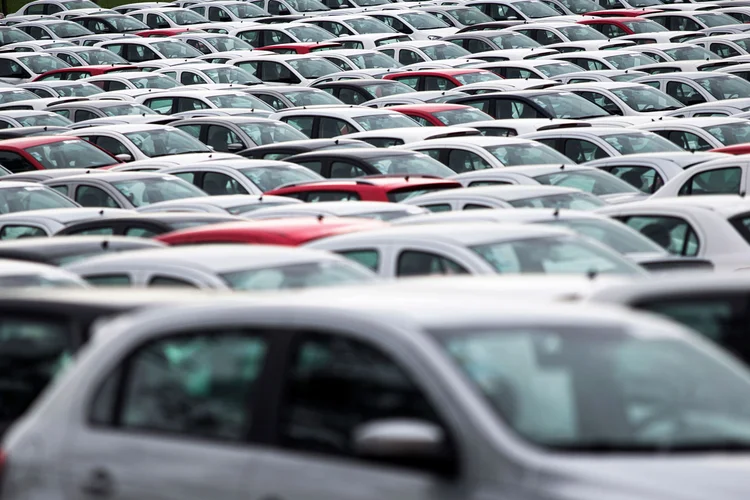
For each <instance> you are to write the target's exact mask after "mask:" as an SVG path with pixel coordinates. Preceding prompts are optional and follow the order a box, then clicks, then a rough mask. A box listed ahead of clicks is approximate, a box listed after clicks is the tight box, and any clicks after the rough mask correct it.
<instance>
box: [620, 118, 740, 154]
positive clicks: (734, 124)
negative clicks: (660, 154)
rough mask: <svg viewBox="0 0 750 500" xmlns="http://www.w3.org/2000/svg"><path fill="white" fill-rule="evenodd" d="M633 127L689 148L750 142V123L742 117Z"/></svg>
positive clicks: (668, 122) (698, 119) (668, 121)
mask: <svg viewBox="0 0 750 500" xmlns="http://www.w3.org/2000/svg"><path fill="white" fill-rule="evenodd" d="M634 128H637V129H639V130H648V131H649V132H654V133H656V134H659V135H661V136H662V137H664V138H666V139H669V140H670V141H672V142H674V143H675V144H677V145H678V146H680V147H681V148H682V149H684V150H686V151H709V150H712V149H715V148H721V147H724V146H732V145H736V144H742V143H746V142H750V122H748V121H747V120H745V119H743V118H731V117H729V118H718V117H716V118H709V117H700V118H681V119H679V120H667V121H662V122H655V123H652V124H645V125H637V126H636V127H634Z"/></svg>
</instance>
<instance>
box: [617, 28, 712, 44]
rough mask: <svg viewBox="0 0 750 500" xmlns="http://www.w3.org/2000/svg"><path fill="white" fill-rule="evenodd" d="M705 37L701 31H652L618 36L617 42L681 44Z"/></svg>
mask: <svg viewBox="0 0 750 500" xmlns="http://www.w3.org/2000/svg"><path fill="white" fill-rule="evenodd" d="M705 36H706V35H705V33H703V32H702V31H652V32H648V33H635V34H633V35H623V36H619V37H617V40H618V41H619V40H627V41H631V42H635V43H636V44H637V45H641V44H647V43H682V42H688V41H690V40H695V39H698V38H703V37H705Z"/></svg>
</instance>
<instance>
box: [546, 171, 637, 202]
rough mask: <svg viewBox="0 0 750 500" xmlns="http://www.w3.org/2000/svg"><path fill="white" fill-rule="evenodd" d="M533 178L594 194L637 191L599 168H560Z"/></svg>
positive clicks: (552, 184) (547, 183)
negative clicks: (566, 169)
mask: <svg viewBox="0 0 750 500" xmlns="http://www.w3.org/2000/svg"><path fill="white" fill-rule="evenodd" d="M534 180H535V181H537V182H539V184H546V185H548V186H560V187H569V188H574V189H580V190H581V191H584V192H586V193H591V194H593V195H596V196H601V195H605V194H618V193H638V192H639V191H638V190H637V189H636V188H635V187H633V186H632V185H630V184H628V183H627V182H625V181H623V180H622V179H620V178H619V177H616V176H614V175H612V174H610V173H609V172H603V171H601V170H594V169H592V170H572V171H571V170H568V171H565V170H560V171H557V172H554V173H552V174H544V175H537V176H536V177H534Z"/></svg>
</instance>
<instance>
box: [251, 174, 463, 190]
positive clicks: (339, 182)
mask: <svg viewBox="0 0 750 500" xmlns="http://www.w3.org/2000/svg"><path fill="white" fill-rule="evenodd" d="M357 184H366V185H371V186H379V187H383V188H385V189H386V190H390V189H399V188H402V187H407V186H421V185H447V186H449V187H450V186H453V185H458V186H459V187H460V186H461V183H459V182H456V181H452V180H449V179H438V178H436V177H429V176H419V175H373V176H365V177H359V178H356V179H326V180H324V181H313V182H305V183H304V184H297V185H295V186H287V187H280V188H278V189H275V190H273V191H268V192H267V193H266V194H273V193H274V192H276V191H279V192H281V191H285V190H287V189H293V188H299V187H307V186H310V187H311V188H314V189H320V188H327V187H347V186H356V185H357Z"/></svg>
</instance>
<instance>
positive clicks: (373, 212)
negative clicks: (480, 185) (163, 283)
mask: <svg viewBox="0 0 750 500" xmlns="http://www.w3.org/2000/svg"><path fill="white" fill-rule="evenodd" d="M212 198H213V197H212ZM269 198H283V196H282V197H279V196H269ZM264 200H265V197H264ZM429 213H430V212H429V211H428V210H425V209H424V208H420V207H414V206H410V205H405V204H403V203H391V202H386V201H358V202H357V203H351V202H349V201H319V202H317V203H297V204H285V205H279V206H275V207H274V206H269V207H268V208H264V207H263V206H261V207H260V208H257V209H254V210H251V211H248V212H245V213H240V214H239V215H240V217H245V218H247V219H280V218H287V217H304V216H312V217H356V218H360V219H377V220H384V221H394V220H398V219H401V218H409V217H414V216H418V215H425V214H429ZM0 219H1V217H0Z"/></svg>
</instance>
